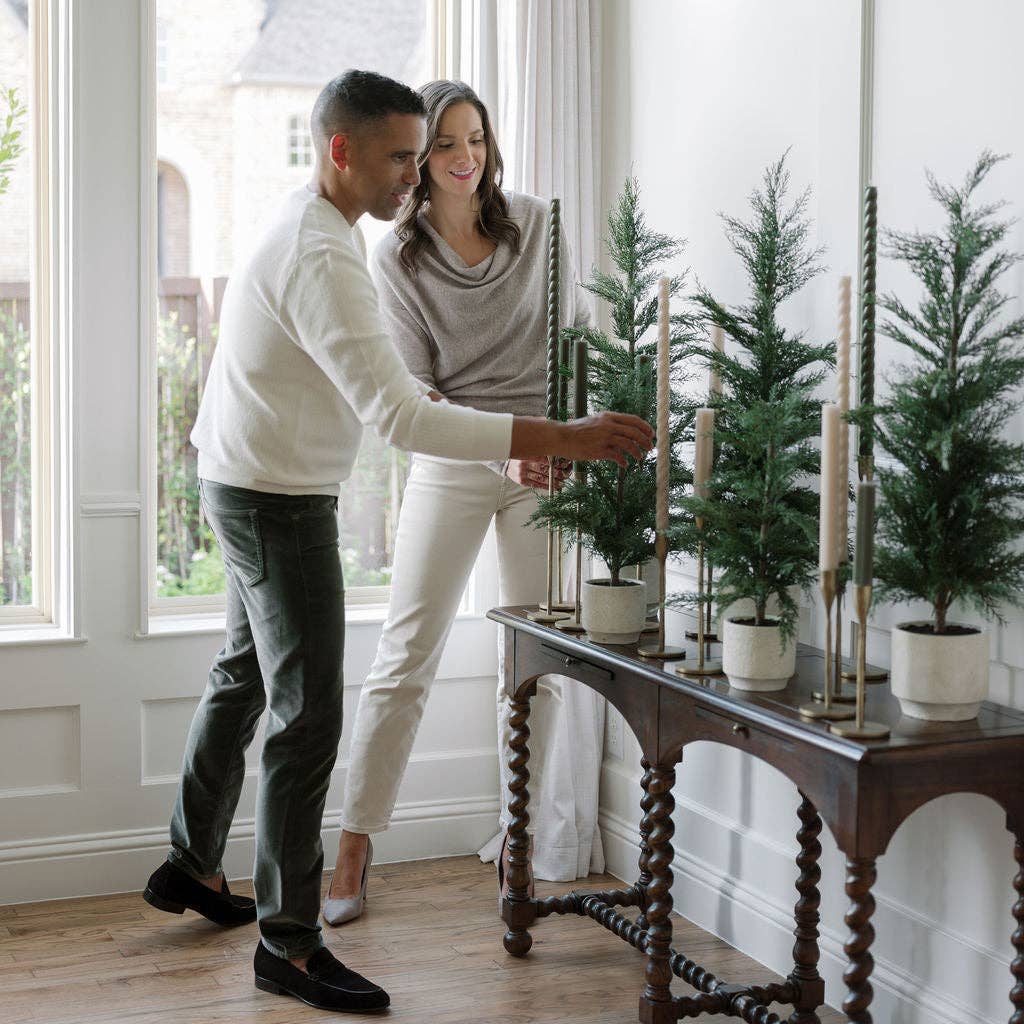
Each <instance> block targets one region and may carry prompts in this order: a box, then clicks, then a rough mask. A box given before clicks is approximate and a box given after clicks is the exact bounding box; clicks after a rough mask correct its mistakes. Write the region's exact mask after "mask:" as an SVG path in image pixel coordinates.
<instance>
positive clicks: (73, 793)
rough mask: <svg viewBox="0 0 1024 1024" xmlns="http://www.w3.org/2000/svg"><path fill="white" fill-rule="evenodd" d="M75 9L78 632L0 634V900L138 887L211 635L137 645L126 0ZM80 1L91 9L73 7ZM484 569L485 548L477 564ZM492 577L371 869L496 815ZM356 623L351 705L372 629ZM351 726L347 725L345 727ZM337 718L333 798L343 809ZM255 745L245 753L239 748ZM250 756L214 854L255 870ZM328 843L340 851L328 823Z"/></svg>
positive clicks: (457, 642) (132, 198) (435, 851)
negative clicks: (11, 638) (31, 637)
mask: <svg viewBox="0 0 1024 1024" xmlns="http://www.w3.org/2000/svg"><path fill="white" fill-rule="evenodd" d="M70 6H71V7H72V8H73V9H74V10H75V13H76V20H75V25H74V28H75V52H74V59H73V62H72V63H73V67H74V70H75V76H76V77H75V83H74V84H75V90H76V97H77V98H76V103H75V112H74V117H73V118H72V126H73V133H74V138H73V142H74V155H75V161H76V163H75V166H74V169H73V172H72V179H73V181H74V200H75V202H74V225H73V227H74V239H75V243H74V244H75V251H74V260H73V264H74V265H73V270H72V275H73V286H74V291H75V296H76V304H75V309H74V338H73V347H74V365H75V371H74V375H73V376H74V383H73V388H74V399H73V402H72V407H73V415H74V417H75V419H74V423H75V430H74V443H75V468H76V472H77V487H78V494H79V500H78V502H77V507H76V508H75V509H74V515H73V520H74V523H75V529H76V531H77V542H78V543H77V551H78V601H79V604H80V608H81V617H82V622H81V633H82V637H83V640H82V642H80V643H74V642H71V643H61V644H45V645H38V646H32V645H11V644H9V643H4V642H3V640H2V639H0V904H6V903H12V902H20V901H24V900H34V899H46V898H53V897H61V896H77V895H84V894H87V893H97V892H115V891H124V890H126V889H133V888H134V889H139V888H141V887H142V886H143V885H144V883H145V880H146V877H147V876H148V873H149V871H151V870H152V869H153V867H154V866H155V865H157V864H158V863H159V862H160V860H161V859H162V858H163V856H164V854H165V851H166V848H167V823H168V819H169V816H170V812H171V807H172V803H173V799H174V793H175V788H176V782H177V778H176V776H177V772H178V769H179V764H180V758H181V752H182V749H183V746H184V738H185V730H186V728H187V724H188V721H189V719H190V717H191V712H192V709H193V708H194V706H195V703H196V701H197V699H198V697H199V695H200V694H201V692H202V689H203V686H204V685H205V679H206V672H207V669H208V667H209V663H210V659H211V657H212V656H213V654H214V653H215V652H216V651H217V649H218V647H219V645H220V642H221V637H220V636H219V635H217V634H216V633H215V632H208V633H205V634H204V633H200V634H195V635H185V636H167V637H153V638H149V639H136V638H135V636H136V633H137V632H138V630H139V627H140V623H139V621H138V620H139V606H140V596H139V588H140V587H141V586H142V585H143V582H142V581H143V579H144V576H145V572H144V566H143V565H142V564H141V563H140V556H139V550H140V541H139V531H140V527H141V523H142V520H141V516H142V515H143V514H145V513H144V511H143V502H144V500H145V494H146V486H145V481H144V480H143V479H141V478H140V469H139V467H140V446H141V445H143V444H144V443H145V437H146V430H145V429H144V422H145V420H144V415H143V413H142V411H141V408H140V401H139V393H138V392H139V359H140V351H141V345H142V344H143V342H142V341H141V340H140V337H139V328H138V325H139V316H140V315H139V294H140V288H139V246H140V223H139V220H140V218H139V195H140V180H141V179H140V166H139V163H140V161H139V153H140V131H139V114H138V110H139V99H138V97H139V95H140V94H141V93H142V92H143V91H144V87H143V84H142V83H143V81H144V69H143V63H142V58H141V56H140V47H139V42H138V40H139V38H140V24H139V8H140V6H141V5H140V4H138V3H136V2H135V0H104V2H103V3H90V4H88V5H82V4H71V5H70ZM86 7H88V10H87V11H86V10H85V8H86ZM484 561H485V563H486V564H487V565H490V564H493V558H491V559H490V560H486V559H485V560H484ZM492 576H493V573H491V574H490V575H489V574H488V571H487V570H486V568H485V569H484V571H482V572H481V573H480V574H478V578H477V581H476V590H475V594H474V603H475V608H476V609H477V611H476V612H475V613H474V614H472V615H467V616H464V617H462V618H461V619H460V620H459V621H458V622H457V623H456V625H455V627H454V629H453V632H452V643H451V645H450V647H449V652H451V651H458V657H457V658H455V657H452V656H451V654H450V653H449V654H446V656H445V658H444V659H443V660H442V665H441V671H440V675H439V682H438V685H437V687H436V690H435V692H434V695H433V698H432V700H431V702H430V705H429V707H428V711H427V715H426V719H425V721H424V726H423V729H422V731H421V733H420V736H419V738H418V740H417V744H416V747H415V748H414V753H413V770H411V771H410V772H409V774H408V776H407V779H406V782H405V784H404V786H403V788H402V790H401V793H400V796H399V805H398V809H397V813H396V818H395V826H394V828H393V829H392V830H391V831H390V832H389V833H387V835H386V837H382V839H381V841H380V842H379V843H378V849H379V853H378V857H379V859H380V860H382V861H387V860H395V859H407V858H411V857H414V856H439V855H444V854H453V853H466V852H469V851H471V850H473V849H475V848H476V846H477V845H479V844H481V843H482V842H484V841H485V840H486V839H488V838H489V837H490V835H491V834H492V832H493V830H494V828H495V827H496V822H497V810H498V800H497V787H498V781H497V779H498V769H497V755H496V747H495V744H496V726H495V716H494V690H495V686H496V678H495V672H496V662H497V658H496V646H495V645H496V639H495V627H494V626H493V624H491V623H489V622H486V621H485V620H483V618H482V617H481V616H482V612H483V611H486V609H487V608H489V607H490V606H491V605H492V604H494V603H496V602H495V600H494V596H493V595H494V593H495V591H496V586H495V583H494V580H493V578H491V577H492ZM379 618H380V616H379V615H378V616H377V621H374V620H373V618H372V617H371V618H370V619H368V620H364V621H352V622H350V625H349V627H348V631H347V645H346V657H345V673H346V693H345V707H346V714H347V715H348V717H349V719H351V714H352V712H353V711H354V708H355V702H356V700H357V697H358V688H359V686H360V684H361V682H362V679H363V678H364V676H365V674H366V671H367V669H368V668H369V665H370V662H371V659H372V657H373V653H374V651H375V649H376V645H377V638H378V636H379V632H380V623H379ZM347 726H348V723H347ZM347 750H348V727H346V732H345V737H344V739H343V742H342V750H341V759H340V761H339V765H338V767H337V769H336V770H335V774H334V779H333V782H332V785H331V788H330V792H329V794H328V799H327V808H328V810H327V821H328V823H329V824H330V823H332V822H334V821H336V819H337V814H338V811H339V810H340V806H341V795H342V790H343V786H344V780H345V770H346V764H345V758H346V756H347ZM251 753H255V751H253V752H251ZM254 768H255V758H254V757H251V758H250V774H249V776H248V778H247V779H246V782H245V786H244V788H243V792H242V797H241V802H240V805H239V809H238V815H237V818H236V823H235V828H234V829H233V831H232V834H231V841H230V844H229V851H228V856H227V860H226V866H227V869H228V873H229V875H231V876H233V877H236V876H247V877H248V876H250V875H251V865H252V852H253V851H252V838H251V837H252V827H253V814H254V794H255V785H256V777H255V774H254ZM326 832H327V835H328V842H329V845H328V860H329V863H331V862H333V852H334V846H333V842H334V838H335V836H336V833H334V832H333V831H331V830H330V829H328V830H326Z"/></svg>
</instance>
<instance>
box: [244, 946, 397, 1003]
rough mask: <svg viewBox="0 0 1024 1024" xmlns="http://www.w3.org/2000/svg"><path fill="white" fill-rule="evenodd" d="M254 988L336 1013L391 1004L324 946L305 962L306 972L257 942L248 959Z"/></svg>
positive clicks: (375, 988) (376, 987) (382, 991)
mask: <svg viewBox="0 0 1024 1024" xmlns="http://www.w3.org/2000/svg"><path fill="white" fill-rule="evenodd" d="M252 966H253V970H254V971H255V972H256V987H257V988H258V989H262V990H263V991H264V992H273V993H274V994H275V995H279V996H294V997H295V998H296V999H301V1000H302V1001H303V1002H304V1003H306V1004H307V1005H308V1006H315V1007H316V1008H317V1009H318V1010H336V1011H338V1012H340V1013H379V1012H380V1011H381V1010H386V1009H387V1008H388V1007H389V1006H390V1005H391V998H390V996H388V994H387V992H385V991H384V989H382V988H381V987H380V986H379V985H374V983H373V982H372V981H369V980H368V979H366V978H364V977H363V976H362V975H361V974H356V972H355V971H350V970H349V969H348V968H347V967H346V966H345V965H344V964H343V963H342V962H341V961H340V960H338V959H336V958H335V956H334V954H333V953H332V952H331V951H330V950H329V949H328V948H327V947H326V946H322V947H321V948H320V949H318V950H317V951H316V952H315V953H314V954H313V955H312V956H311V957H310V958H309V960H308V961H307V962H306V971H300V970H299V969H298V967H296V966H295V965H294V964H292V963H290V962H289V961H287V960H282V959H281V957H279V956H274V954H273V953H271V952H270V951H269V950H268V949H267V948H266V947H265V946H264V945H263V943H262V942H261V943H260V944H259V946H257V947H256V956H255V957H253V961H252Z"/></svg>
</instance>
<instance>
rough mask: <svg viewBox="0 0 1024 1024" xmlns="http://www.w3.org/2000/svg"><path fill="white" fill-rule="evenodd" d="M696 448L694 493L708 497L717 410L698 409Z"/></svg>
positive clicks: (695, 428)
mask: <svg viewBox="0 0 1024 1024" xmlns="http://www.w3.org/2000/svg"><path fill="white" fill-rule="evenodd" d="M694 437H695V440H696V446H695V448H694V453H693V493H694V496H695V497H697V498H706V497H707V496H708V486H707V485H708V477H710V476H711V453H712V452H713V451H714V447H715V410H714V409H698V410H697V420H696V423H695V425H694Z"/></svg>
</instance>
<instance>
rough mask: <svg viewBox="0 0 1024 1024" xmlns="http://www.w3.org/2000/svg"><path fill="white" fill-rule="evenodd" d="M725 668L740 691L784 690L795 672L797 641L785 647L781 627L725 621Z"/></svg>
mask: <svg viewBox="0 0 1024 1024" xmlns="http://www.w3.org/2000/svg"><path fill="white" fill-rule="evenodd" d="M724 640H725V646H724V648H723V649H722V668H723V669H724V670H725V674H726V675H727V676H728V677H729V685H730V686H732V687H734V688H735V689H737V690H761V691H765V690H784V689H785V688H786V684H787V683H788V682H789V679H790V676H792V675H793V673H794V672H795V671H796V640H795V639H794V640H791V641H790V642H789V643H788V644H786V646H785V647H783V646H782V634H781V633H780V631H779V627H778V626H752V625H747V624H746V623H742V622H737V621H736V619H735V618H729V619H726V620H725V637H724Z"/></svg>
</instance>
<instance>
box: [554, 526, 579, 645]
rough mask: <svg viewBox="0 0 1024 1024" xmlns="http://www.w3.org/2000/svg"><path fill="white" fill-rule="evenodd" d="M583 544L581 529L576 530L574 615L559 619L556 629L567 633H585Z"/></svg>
mask: <svg viewBox="0 0 1024 1024" xmlns="http://www.w3.org/2000/svg"><path fill="white" fill-rule="evenodd" d="M582 593H583V545H582V544H581V543H580V531H579V528H577V530H576V601H575V603H574V604H573V612H572V617H571V618H568V619H559V620H558V622H556V623H555V628H556V629H561V630H564V631H565V632H566V633H585V632H586V630H585V629H584V628H583V604H582V600H581V598H582Z"/></svg>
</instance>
